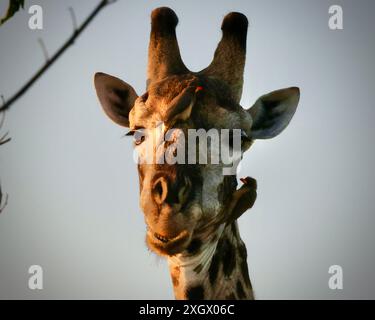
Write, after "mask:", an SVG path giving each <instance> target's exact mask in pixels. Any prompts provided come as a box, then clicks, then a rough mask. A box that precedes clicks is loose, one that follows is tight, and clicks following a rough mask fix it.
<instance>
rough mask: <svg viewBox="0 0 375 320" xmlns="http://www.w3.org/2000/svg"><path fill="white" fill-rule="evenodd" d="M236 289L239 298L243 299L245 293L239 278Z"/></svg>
mask: <svg viewBox="0 0 375 320" xmlns="http://www.w3.org/2000/svg"><path fill="white" fill-rule="evenodd" d="M236 290H237V295H238V298H239V299H245V298H246V294H245V291H244V289H243V286H242V283H241V281H240V280H237V284H236Z"/></svg>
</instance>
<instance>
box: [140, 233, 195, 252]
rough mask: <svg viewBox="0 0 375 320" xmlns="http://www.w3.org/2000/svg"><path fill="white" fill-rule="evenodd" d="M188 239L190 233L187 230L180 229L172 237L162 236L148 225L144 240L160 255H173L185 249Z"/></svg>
mask: <svg viewBox="0 0 375 320" xmlns="http://www.w3.org/2000/svg"><path fill="white" fill-rule="evenodd" d="M189 241H190V233H189V232H188V231H187V230H183V231H181V232H180V233H179V234H178V235H176V236H174V237H167V236H163V235H161V234H159V233H157V232H154V231H153V230H151V229H150V228H149V227H148V230H147V235H146V242H147V245H148V246H149V248H150V249H151V250H153V251H155V252H156V253H159V254H161V255H168V256H170V255H174V254H176V253H179V252H181V251H183V250H184V249H185V247H186V246H187V244H188V242H189Z"/></svg>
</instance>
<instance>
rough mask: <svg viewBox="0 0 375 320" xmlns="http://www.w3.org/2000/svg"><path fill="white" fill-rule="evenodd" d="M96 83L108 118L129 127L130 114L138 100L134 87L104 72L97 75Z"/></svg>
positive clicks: (97, 91) (97, 92)
mask: <svg viewBox="0 0 375 320" xmlns="http://www.w3.org/2000/svg"><path fill="white" fill-rule="evenodd" d="M94 83H95V89H96V94H97V95H98V98H99V101H100V103H101V105H102V107H103V109H104V111H105V113H106V114H107V116H108V117H109V118H110V119H111V120H113V121H114V122H116V123H117V124H119V125H120V126H124V127H129V112H130V110H131V109H132V108H133V106H134V102H135V100H136V99H137V98H138V95H137V93H136V92H135V90H134V89H133V87H132V86H131V85H129V84H127V83H125V82H124V81H122V80H120V79H118V78H116V77H113V76H110V75H108V74H105V73H102V72H98V73H96V74H95V78H94Z"/></svg>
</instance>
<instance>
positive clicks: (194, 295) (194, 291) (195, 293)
mask: <svg viewBox="0 0 375 320" xmlns="http://www.w3.org/2000/svg"><path fill="white" fill-rule="evenodd" d="M186 299H188V300H203V299H204V288H203V286H202V285H196V286H194V287H190V288H188V289H187V290H186Z"/></svg>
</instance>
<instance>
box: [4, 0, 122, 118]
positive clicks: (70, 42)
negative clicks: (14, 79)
mask: <svg viewBox="0 0 375 320" xmlns="http://www.w3.org/2000/svg"><path fill="white" fill-rule="evenodd" d="M115 1H116V0H102V1H101V2H100V3H99V4H98V6H97V7H96V8H95V9H94V10H93V11H92V12H91V14H90V15H89V16H88V17H87V18H86V20H85V21H84V22H83V23H82V24H81V25H80V26H79V27H78V28H77V29H76V30H75V31H74V32H73V34H72V35H71V37H70V38H69V39H68V40H67V41H66V42H65V43H64V44H63V45H62V47H61V48H60V49H59V50H57V52H56V53H55V54H54V55H53V56H52V57H51V59H49V60H48V61H47V62H46V63H45V64H44V65H43V66H42V67H41V68H40V69H39V70H38V71H37V72H36V73H35V75H34V76H33V77H32V78H31V79H30V80H29V81H28V82H27V83H26V84H25V85H24V86H23V87H22V88H21V89H20V90H19V91H18V92H16V93H15V94H14V95H13V96H12V97H11V98H10V99H9V100H8V101H6V102H5V103H4V104H3V106H2V107H1V108H0V112H1V111H5V110H8V109H9V108H10V106H11V105H12V104H13V103H14V102H15V101H16V100H17V99H18V98H20V97H21V96H22V95H23V94H24V93H25V92H26V91H27V90H28V89H29V88H30V87H31V86H32V85H33V84H34V83H35V82H36V81H37V80H38V79H39V78H40V77H41V76H42V75H43V74H44V72H46V71H47V69H48V68H49V67H50V66H51V65H52V64H53V63H54V62H55V61H56V60H57V59H58V58H59V57H60V56H61V55H62V54H63V53H64V52H65V50H66V49H68V48H69V47H70V46H71V45H73V43H74V41H75V40H76V39H77V38H78V36H79V35H80V34H81V32H82V31H83V30H84V29H85V28H86V27H87V25H88V24H89V23H90V22H91V21H92V20H93V19H94V18H95V16H96V15H97V14H98V13H99V12H100V11H101V10H102V9H103V8H104V7H105V6H106V5H108V4H111V3H113V2H115Z"/></svg>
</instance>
